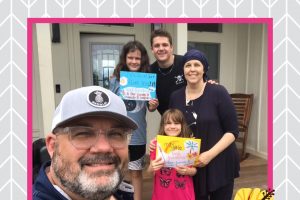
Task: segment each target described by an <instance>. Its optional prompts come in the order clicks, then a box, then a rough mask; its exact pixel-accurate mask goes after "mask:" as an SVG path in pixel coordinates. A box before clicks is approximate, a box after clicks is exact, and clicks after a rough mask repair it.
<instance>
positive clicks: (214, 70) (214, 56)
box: [188, 42, 220, 82]
mask: <svg viewBox="0 0 300 200" xmlns="http://www.w3.org/2000/svg"><path fill="white" fill-rule="evenodd" d="M191 49H198V50H199V51H202V52H203V53H205V55H206V57H207V59H208V64H209V68H208V73H207V75H208V78H209V79H213V80H216V81H218V82H219V71H220V70H219V68H220V44H219V43H204V42H188V50H191Z"/></svg>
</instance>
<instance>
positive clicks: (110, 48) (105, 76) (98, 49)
mask: <svg viewBox="0 0 300 200" xmlns="http://www.w3.org/2000/svg"><path fill="white" fill-rule="evenodd" d="M122 47H123V45H121V44H101V43H92V44H91V51H92V58H91V59H92V63H93V85H99V86H102V87H105V88H109V78H110V77H111V76H112V74H113V71H114V68H115V66H116V64H117V63H118V62H119V56H120V53H121V50H122Z"/></svg>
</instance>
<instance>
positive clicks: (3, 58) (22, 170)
mask: <svg viewBox="0 0 300 200" xmlns="http://www.w3.org/2000/svg"><path fill="white" fill-rule="evenodd" d="M299 11H300V0H188V1H187V0H0V33H1V37H0V105H1V106H0V152H1V153H0V176H1V178H0V198H1V199H7V200H8V199H13V200H21V199H26V198H27V180H26V174H27V167H26V166H27V159H26V158H27V154H26V151H27V146H26V143H27V132H26V127H27V116H26V114H27V113H26V112H27V105H26V104H27V89H26V80H27V60H26V56H27V50H26V49H27V43H26V42H27V35H26V31H27V27H26V20H27V18H28V17H35V18H39V17H55V18H56V17H105V18H107V17H126V18H131V17H138V18H143V17H155V18H164V17H172V18H177V17H193V18H197V17H229V18H231V17H245V18H247V17H271V18H273V23H274V29H273V31H274V36H273V39H274V42H273V58H274V59H273V63H274V66H273V79H274V84H273V103H274V106H273V107H274V108H273V127H274V132H273V149H274V158H273V174H274V189H275V199H279V200H291V199H300V156H299V155H300V148H299V146H300V134H299V129H300V123H299V121H300V106H298V105H299V103H300V101H299V95H300V86H299V85H298V84H299V83H297V80H299V77H300V67H299V58H300V12H299ZM298 82H299V81H298ZM297 85H298V86H297ZM297 132H298V134H297Z"/></svg>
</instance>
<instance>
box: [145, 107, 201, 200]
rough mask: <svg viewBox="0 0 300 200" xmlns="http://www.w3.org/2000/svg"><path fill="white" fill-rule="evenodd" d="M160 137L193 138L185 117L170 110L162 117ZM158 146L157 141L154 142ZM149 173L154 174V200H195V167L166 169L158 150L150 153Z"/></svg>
mask: <svg viewBox="0 0 300 200" xmlns="http://www.w3.org/2000/svg"><path fill="white" fill-rule="evenodd" d="M159 134H160V135H167V136H176V137H185V138H187V137H191V136H190V135H191V134H190V130H189V128H188V126H187V124H186V122H185V119H184V115H183V114H182V112H181V111H180V110H178V109H169V110H167V111H165V113H164V114H163V115H162V118H161V122H160V129H159ZM154 143H155V145H156V141H154ZM148 171H149V172H151V173H153V174H154V184H153V194H152V200H170V199H171V200H172V199H173V200H175V199H176V200H177V199H178V200H194V199H195V194H194V185H193V178H192V176H194V175H195V174H196V168H195V167H193V166H188V167H187V166H177V167H176V168H169V167H164V161H163V160H162V158H161V157H157V158H156V150H154V151H151V152H150V165H149V168H148Z"/></svg>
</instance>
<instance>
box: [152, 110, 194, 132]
mask: <svg viewBox="0 0 300 200" xmlns="http://www.w3.org/2000/svg"><path fill="white" fill-rule="evenodd" d="M171 120H172V121H173V122H175V123H180V124H181V132H180V134H179V135H178V136H177V137H185V138H189V137H191V130H190V129H189V127H188V125H187V123H186V121H185V117H184V115H183V113H182V112H181V111H180V110H178V109H176V108H171V109H168V110H166V111H165V112H164V114H163V115H162V117H161V120H160V126H159V132H158V134H159V135H166V133H165V129H164V127H165V124H167V123H168V122H170V121H171Z"/></svg>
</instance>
